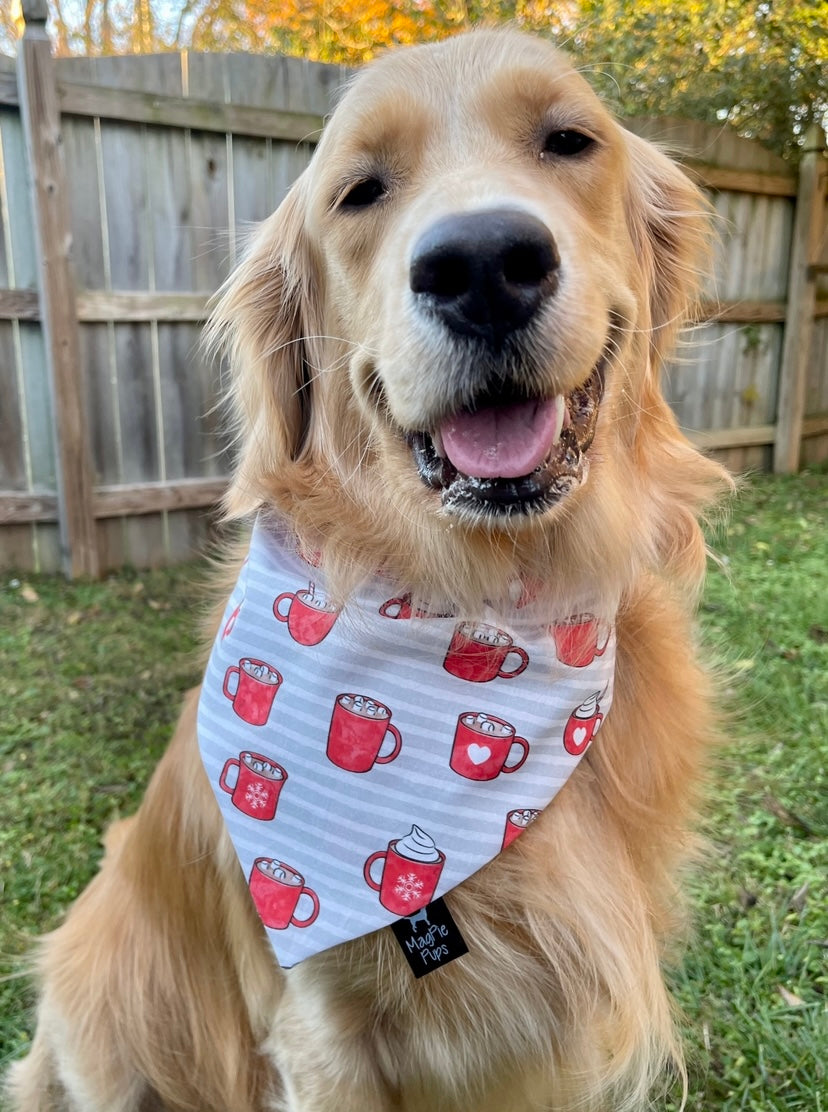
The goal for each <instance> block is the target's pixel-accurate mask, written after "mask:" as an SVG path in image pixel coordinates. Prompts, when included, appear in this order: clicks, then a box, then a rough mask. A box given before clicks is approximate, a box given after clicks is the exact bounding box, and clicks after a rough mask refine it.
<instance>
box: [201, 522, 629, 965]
mask: <svg viewBox="0 0 828 1112" xmlns="http://www.w3.org/2000/svg"><path fill="white" fill-rule="evenodd" d="M393 594H394V592H393V591H392V590H391V589H390V588H389V581H387V580H384V579H383V578H382V577H381V576H375V577H374V579H373V580H372V581H371V582H369V583H368V584H366V585H365V586H363V587H362V588H360V590H359V591H358V592H357V593H356V594H355V595H354V596H353V597H352V598H351V599H350V600H349V601H348V603H347V604H346V605H345V606H344V608H342V609H335V608H334V607H333V606H332V605H331V604H330V603H329V602H328V601H327V597H326V594H325V590H324V585H323V584H322V583H321V574H320V572H319V571H318V569H316V568H314V567H313V566H312V564H311V563H309V562H308V561H306V560H305V559H304V558H303V557H302V555H300V553H299V551H298V549H297V545H296V541H295V538H294V537H293V536H292V535H291V534H290V532H288V531H287V530H283V529H280V528H279V527H274V526H273V525H271V524H268V525H264V524H262V523H261V522H258V523H257V524H256V526H255V528H254V530H253V535H252V538H251V542H250V552H249V556H248V559H247V560H246V562H245V564H244V567H243V568H242V572H241V575H240V577H239V580H238V583H237V584H236V587H235V589H234V590H233V593H232V595H231V597H230V601H229V602H228V604H227V609H226V611H225V614H224V618H223V620H222V624H221V627H220V631H219V633H218V636H217V637H216V641H215V644H214V646H213V650H212V654H211V656H210V660H209V663H208V665H207V671H206V674H205V677H204V685H203V688H202V694H201V699H200V703H199V710H198V737H199V746H200V749H201V757H202V760H203V762H204V767H205V769H206V771H207V775H208V777H209V780H210V783H211V785H212V787H213V790H214V791H215V793H216V799H217V800H218V804H219V808H220V809H221V812H222V815H223V817H224V822H225V824H226V826H227V829H228V831H229V833H230V836H231V838H232V840H233V844H234V845H235V849H236V853H237V854H238V857H239V862H240V864H241V867H242V870H243V871H244V875H245V878H246V880H247V882H248V886H249V889H250V894H251V897H252V899H253V901H254V903H255V905H256V910H257V911H258V913H259V916H260V918H261V920H262V922H263V923H264V926H265V928H266V930H267V934H268V937H269V938H270V941H271V943H272V945H273V949H274V951H275V952H276V956H277V958H278V960H279V963H280V964H281V966H282V967H283V968H286V969H287V968H290V967H291V966H293V965H295V964H297V962H300V961H303V960H304V959H305V958H307V957H310V956H311V955H312V954H316V953H319V952H320V951H322V950H327V949H328V948H329V947H331V946H336V945H337V944H338V943H341V942H345V941H347V940H348V939H351V938H357V937H359V936H360V935H364V934H368V933H369V932H370V931H374V930H377V929H378V928H379V927H382V926H386V925H387V924H389V923H392V922H393V921H394V920H396V919H399V918H401V917H403V916H408V915H411V914H413V913H414V912H416V911H418V910H419V909H421V908H423V907H424V906H425V905H426V904H428V903H429V902H430V901H431V900H433V899H435V898H436V897H438V896H442V895H444V894H445V893H446V892H449V891H450V890H451V889H452V888H454V887H455V886H456V885H458V884H460V883H461V882H462V881H464V880H465V879H466V878H467V877H469V876H471V875H472V874H473V873H475V872H477V870H478V869H480V868H482V866H483V865H485V864H486V863H487V862H488V861H490V860H491V859H492V858H493V857H495V856H496V855H497V854H498V853H500V852H501V850H503V849H505V848H506V847H507V846H508V845H509V843H510V842H512V841H513V840H514V839H515V838H517V837H518V836H519V835H520V833H521V832H522V831H523V830H524V829H525V828H526V826H527V825H528V824H529V823H531V822H532V821H533V819H535V818H536V817H537V816H538V815H539V814H540V812H541V810H542V809H543V808H544V807H546V805H547V804H548V803H549V802H550V801H551V800H552V799H553V798H554V797H555V795H556V794H557V793H558V791H560V789H561V787H562V786H563V785H564V784H565V783H566V780H567V778H568V777H569V776H570V775H571V773H572V771H573V770H574V768H575V766H576V765H577V764H578V761H579V760H580V758H581V755H582V754H583V753H584V751H585V750H586V748H587V746H588V745H589V744H590V742H591V741H592V739H593V738H594V737H595V735H596V733H597V732H598V729H599V727H600V725H601V722H602V721H603V718H604V716H605V715H606V714H607V712H608V711H609V708H610V704H611V702H612V689H613V672H614V660H615V633H614V629H613V628H612V627H611V626H610V625H609V624H608V623H606V622H603V621H600V620H599V619H597V618H595V617H594V616H593V615H591V614H589V613H582V614H579V615H576V616H565V617H562V618H561V619H560V620H558V621H554V622H551V623H550V622H549V621H547V622H545V623H540V622H539V621H538V618H537V615H536V614H532V609H533V608H532V607H531V606H529V607H526V608H525V609H524V610H521V609H520V608H519V607H517V606H516V607H515V608H513V609H511V610H510V611H509V612H508V613H504V612H503V611H502V610H501V611H498V612H495V611H490V612H488V613H484V614H483V616H482V620H480V621H474V622H470V621H462V620H460V619H459V618H458V617H446V616H444V615H439V616H435V615H429V614H427V613H425V612H423V611H422V610H418V609H417V608H416V606H414V605H413V604H412V602H411V598H410V596H402V597H391V596H393Z"/></svg>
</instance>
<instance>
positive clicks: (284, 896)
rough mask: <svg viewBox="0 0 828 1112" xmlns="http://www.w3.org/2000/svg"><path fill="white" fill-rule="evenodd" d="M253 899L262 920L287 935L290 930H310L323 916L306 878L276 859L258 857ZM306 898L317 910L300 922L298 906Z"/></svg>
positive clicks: (252, 881) (252, 872) (252, 877)
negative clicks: (319, 916)
mask: <svg viewBox="0 0 828 1112" xmlns="http://www.w3.org/2000/svg"><path fill="white" fill-rule="evenodd" d="M248 886H249V888H250V895H251V896H252V897H253V902H254V903H255V905H256V910H257V911H258V913H259V918H260V919H261V921H262V922H263V923H264V925H265V926H266V927H270V928H271V929H273V930H277V931H283V930H284V929H285V928H286V927H290V926H293V927H309V926H310V925H311V923H313V922H314V921H315V919H316V917H317V915H318V914H319V897H318V896H317V894H316V893H315V892H314V890H313V889H312V888H307V887H306V886H305V878H304V877H303V876H302V875H301V873H297V871H296V870H295V869H292V868H291V867H290V865H286V864H285V863H284V861H277V860H276V859H275V858H273V857H257V858H256V860H255V861H254V862H253V868H252V869H251V870H250V880H249V881H248ZM302 896H309V897H310V898H311V900H312V901H313V910H312V911H311V913H310V915H309V916H308V917H307V918H306V919H297V918H296V905H297V904H298V903H299V900H300V899H301V898H302Z"/></svg>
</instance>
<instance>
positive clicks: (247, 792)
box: [219, 751, 288, 822]
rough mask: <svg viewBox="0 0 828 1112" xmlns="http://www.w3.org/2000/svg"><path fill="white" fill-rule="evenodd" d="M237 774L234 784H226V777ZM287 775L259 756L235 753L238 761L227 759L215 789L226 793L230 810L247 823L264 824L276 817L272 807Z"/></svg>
mask: <svg viewBox="0 0 828 1112" xmlns="http://www.w3.org/2000/svg"><path fill="white" fill-rule="evenodd" d="M232 768H235V769H236V770H237V775H236V783H235V784H234V785H233V786H232V787H231V786H230V785H229V784H228V783H227V776H228V773H229V772H230V770H231V769H232ZM287 778H288V774H287V773H286V772H285V770H284V769H283V768H282V766H281V765H280V764H276V762H275V761H274V760H271V758H270V757H265V756H263V755H262V754H261V753H251V752H248V751H245V752H243V753H239V756H238V760H237V759H236V758H235V757H230V759H229V760H227V761H225V763H224V768H223V769H222V772H221V776H220V777H219V787H220V788H221V789H222V790H223V791H226V792H227V793H228V794H229V795H230V797H231V802H232V804H233V806H234V807H238V809H239V810H240V811H243V812H244V813H245V814H246V815H249V816H250V818H251V819H262V820H263V821H265V822H267V821H269V820H270V819H272V818H273V816H274V815H275V814H276V806H277V804H278V802H279V793H280V792H281V790H282V788H283V786H284V783H285V780H287Z"/></svg>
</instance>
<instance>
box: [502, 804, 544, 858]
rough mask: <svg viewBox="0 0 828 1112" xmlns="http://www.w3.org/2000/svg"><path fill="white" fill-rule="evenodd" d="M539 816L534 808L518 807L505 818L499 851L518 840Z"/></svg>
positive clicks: (538, 812)
mask: <svg viewBox="0 0 828 1112" xmlns="http://www.w3.org/2000/svg"><path fill="white" fill-rule="evenodd" d="M539 814H540V811H539V810H538V809H537V808H536V807H518V808H517V809H516V810H514V811H510V812H509V814H508V815H507V816H506V826H505V828H504V830H503V844H502V845H501V847H500V848H501V849H506V847H507V846H510V845H511V844H512V842H513V841H514V840H515V838H519V837H520V835H521V834H522V833H523V831H524V830H525V829H526V827H527V826H530V825H531V824H532V823H533V822H534V821H535V819H536V818H537V817H538V815H539Z"/></svg>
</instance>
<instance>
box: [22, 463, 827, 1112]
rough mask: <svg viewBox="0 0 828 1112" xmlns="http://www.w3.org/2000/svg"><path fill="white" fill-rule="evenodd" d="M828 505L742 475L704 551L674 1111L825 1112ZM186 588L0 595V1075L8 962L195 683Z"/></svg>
mask: <svg viewBox="0 0 828 1112" xmlns="http://www.w3.org/2000/svg"><path fill="white" fill-rule="evenodd" d="M827 495H828V483H827V482H826V472H825V471H822V472H810V473H806V474H805V475H802V476H799V477H797V478H795V479H779V478H772V477H767V476H758V477H756V478H755V479H753V480H752V481H751V482H750V483H749V484H748V485H747V486H746V487H745V489H744V490H743V492H742V493H741V495H740V496H739V497H738V499H737V500H736V503H735V507H734V510H733V513H732V515H731V517H730V519H729V522H728V524H727V525H726V526H723V527H721V528H720V529H719V531H718V532H717V533H715V534H714V535H713V536H712V537H711V543H712V545H713V547H714V549H715V550H716V551H717V552H718V553H720V554H721V555H722V557H723V558H724V561H725V562H724V564H723V565H722V566H721V567H717V566H713V567H712V568H711V572H710V577H709V582H708V587H707V591H706V594H705V600H704V604H703V608H702V614H701V617H702V625H703V634H704V638H705V641H706V643H707V645H708V648H709V649H710V650H711V651H712V652H713V653H715V654H716V655H717V656H718V657H719V659H721V660H722V661H723V662H724V664H725V666H726V673H727V675H728V676H729V677H730V678H729V679H728V681H727V683H726V685H725V689H724V691H723V694H722V698H723V700H724V702H725V703H726V709H727V711H728V714H729V715H730V716H731V721H732V723H733V725H732V729H731V736H730V741H729V744H728V746H727V748H726V749H725V751H724V752H723V753H722V754H721V758H720V760H719V761H718V763H717V765H716V767H715V769H714V770H713V773H712V776H711V784H710V789H709V810H708V818H707V820H706V823H705V830H704V832H705V834H706V835H707V838H708V844H709V852H708V857H707V859H706V861H705V863H704V867H703V868H702V869H700V870H699V871H697V873H696V874H695V876H694V877H693V878H692V880H691V891H692V894H693V901H694V909H695V932H696V933H695V939H694V941H693V943H692V946H691V949H690V950H689V952H688V954H687V956H686V959H685V961H684V963H683V965H682V966H681V968H680V969H679V970H677V971H675V972H674V973H673V974H672V982H673V987H674V992H675V995H676V997H677V1000H678V1002H679V1004H680V1006H681V1008H682V1009H683V1012H684V1015H685V1030H686V1039H687V1044H688V1048H689V1052H690V1057H691V1087H690V1097H689V1102H688V1108H689V1109H690V1110H691V1112H737V1110H750V1112H777V1110H778V1112H782V1110H785V1112H795V1110H796V1112H799V1110H801V1112H828V1078H827V1077H826V1065H825V1063H826V1061H828V1021H827V1019H826V1017H827V1014H828V1013H826V989H827V988H828V972H827V971H826V957H828V902H827V901H826V878H828V802H827V801H828V792H827V791H826V766H827V765H828V741H826V738H828V535H826V529H825V524H824V520H825V505H826V501H828V499H827V498H826V496H827ZM200 578H201V568H200V567H196V566H190V567H184V568H177V569H172V570H168V571H165V572H151V573H150V572H147V573H141V574H140V575H138V574H136V573H125V574H123V575H119V576H117V577H113V578H111V579H109V580H107V581H106V582H104V583H100V584H81V585H68V584H66V583H63V582H62V581H60V580H58V579H54V578H37V577H29V578H28V579H26V580H24V581H23V582H15V581H14V580H12V579H11V577H8V576H7V577H5V578H4V579H3V580H2V581H0V674H2V675H3V677H4V682H3V693H4V696H5V698H4V709H3V715H2V720H0V778H1V779H0V792H2V794H0V799H2V804H0V814H2V827H1V828H0V894H1V896H2V918H1V919H0V959H2V961H3V966H4V973H5V974H6V976H5V978H4V979H3V980H2V981H0V1070H2V1068H3V1066H4V1064H5V1063H6V1062H7V1061H8V1060H9V1059H11V1058H14V1057H17V1056H18V1055H20V1054H22V1053H24V1052H25V1050H26V1048H27V1045H28V1041H29V1038H30V1030H31V1027H30V1020H31V1014H30V1007H31V1003H32V999H31V992H30V989H29V986H28V984H27V982H26V980H25V978H24V977H22V976H20V975H18V974H19V970H20V967H21V961H22V955H23V954H24V953H25V951H26V949H27V947H28V946H29V945H30V942H31V939H32V938H33V937H34V936H35V935H36V934H37V933H39V932H40V931H42V930H44V929H47V928H48V927H50V926H52V925H53V924H55V923H56V922H57V921H58V919H59V917H60V915H61V913H62V911H63V910H64V909H65V908H66V907H67V906H68V905H69V903H70V902H71V901H72V900H73V899H74V898H75V896H77V894H78V893H79V892H80V891H81V889H82V888H83V886H84V885H85V884H86V882H87V881H88V879H89V877H90V876H91V875H92V873H93V872H94V870H95V867H96V865H97V861H98V859H99V855H100V848H99V839H100V833H101V831H102V830H103V828H104V827H105V826H106V825H107V824H108V823H109V822H110V821H111V820H112V819H113V818H115V817H117V816H118V815H121V814H126V813H129V812H130V811H131V810H133V809H134V807H135V806H136V804H137V803H138V801H139V799H140V797H141V793H142V790H143V787H144V785H145V784H146V781H147V778H148V776H149V774H150V771H151V769H152V767H153V765H154V763H155V762H156V760H157V758H158V756H159V755H160V753H161V752H162V750H163V748H164V745H165V743H166V740H167V738H168V737H169V732H170V726H171V724H172V722H173V720H174V718H175V715H176V713H177V709H178V703H179V699H180V694H181V692H182V691H183V690H184V689H185V688H186V687H188V686H189V685H190V684H192V683H193V682H195V681H196V680H197V678H198V669H197V666H196V664H195V661H194V656H193V649H194V647H195V624H196V623H195V620H194V619H195V616H196V613H197V609H198V605H197V600H198V598H199V595H200V591H199V587H198V582H199V579H200ZM663 1107H664V1110H665V1112H668V1110H674V1109H676V1108H677V1104H676V1103H675V1102H674V1103H670V1102H669V1101H668V1102H667V1103H666V1104H664V1105H663Z"/></svg>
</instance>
